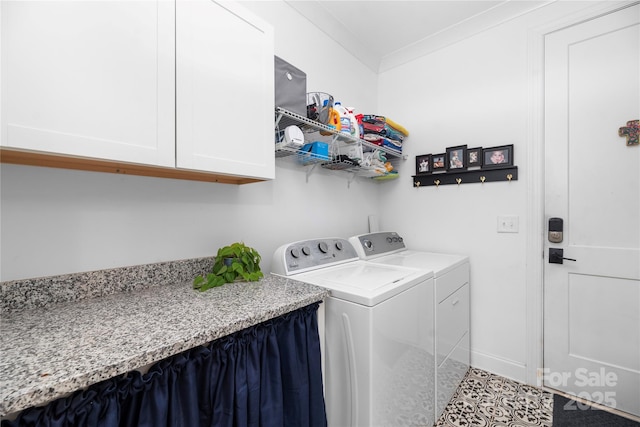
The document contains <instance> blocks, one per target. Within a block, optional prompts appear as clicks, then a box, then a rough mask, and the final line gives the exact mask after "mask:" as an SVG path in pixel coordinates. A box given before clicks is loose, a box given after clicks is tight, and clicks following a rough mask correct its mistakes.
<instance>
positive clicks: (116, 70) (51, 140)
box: [0, 0, 175, 166]
mask: <svg viewBox="0 0 640 427" xmlns="http://www.w3.org/2000/svg"><path fill="white" fill-rule="evenodd" d="M0 7H1V8H2V9H1V13H2V113H3V117H2V138H1V139H2V141H1V144H2V145H3V146H7V147H15V148H22V149H29V150H38V151H44V152H52V153H62V154H69V155H76V156H86V157H94V158H100V159H109V160H116V161H124V162H135V163H144V164H152V165H162V166H175V131H174V130H175V124H174V123H175V121H174V116H175V68H174V64H175V50H174V49H175V48H174V41H175V33H174V28H175V8H174V3H173V2H172V1H168V0H159V1H138V2H129V1H41V2H36V1H2V2H1V5H0Z"/></svg>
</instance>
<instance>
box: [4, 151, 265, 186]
mask: <svg viewBox="0 0 640 427" xmlns="http://www.w3.org/2000/svg"><path fill="white" fill-rule="evenodd" d="M0 163H8V164H14V165H27V166H42V167H48V168H60V169H74V170H83V171H91V172H106V173H116V174H123V175H138V176H150V177H156V178H171V179H184V180H189V181H205V182H217V183H220V184H236V185H239V184H249V183H253V182H261V181H264V180H262V179H256V178H247V177H242V176H232V175H224V174H219V173H213V172H203V171H194V170H189V169H178V168H169V167H162V166H148V165H141V164H137V163H124V162H116V161H111V160H100V159H92V158H87V157H74V156H65V155H58V154H49V153H42V152H35V151H26V150H17V149H12V148H4V147H2V148H0Z"/></svg>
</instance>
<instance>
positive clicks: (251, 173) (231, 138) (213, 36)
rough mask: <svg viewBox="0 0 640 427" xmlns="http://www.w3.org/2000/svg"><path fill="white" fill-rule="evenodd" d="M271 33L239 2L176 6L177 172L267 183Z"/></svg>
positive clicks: (180, 2)
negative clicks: (190, 172) (240, 178)
mask: <svg viewBox="0 0 640 427" xmlns="http://www.w3.org/2000/svg"><path fill="white" fill-rule="evenodd" d="M273 45H274V42H273V28H272V27H271V26H270V25H269V24H268V23H265V22H263V21H262V20H261V19H259V18H257V17H256V16H254V15H253V14H251V13H250V12H249V11H247V10H246V9H244V8H242V7H241V6H239V5H238V3H236V2H230V1H222V2H216V1H211V0H177V4H176V61H177V62H176V126H177V128H176V151H177V167H178V168H187V169H196V170H205V171H213V172H218V173H222V174H230V175H241V176H248V177H255V178H264V179H272V178H274V171H275V155H274V150H273V147H274V140H273V120H274V77H273V76H274V72H273V68H274V57H273V54H274V48H273Z"/></svg>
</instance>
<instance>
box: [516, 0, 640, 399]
mask: <svg viewBox="0 0 640 427" xmlns="http://www.w3.org/2000/svg"><path fill="white" fill-rule="evenodd" d="M638 3H640V2H638V1H615V2H608V1H603V2H598V3H597V4H595V5H593V6H589V7H586V8H582V9H580V10H579V11H577V12H575V13H572V14H570V15H568V16H566V17H564V18H562V19H559V20H556V21H553V22H550V23H547V24H544V25H541V26H538V27H534V28H530V29H529V30H528V35H527V51H528V56H529V64H528V70H527V75H528V79H527V81H528V86H529V87H528V88H527V89H528V90H527V93H528V98H529V99H528V103H527V104H528V106H529V111H528V118H527V128H528V129H527V132H526V135H527V170H526V172H525V174H526V182H527V193H528V194H529V196H528V197H527V207H526V212H528V213H529V215H528V217H527V230H528V232H527V236H526V259H527V269H526V293H525V298H526V301H525V304H526V327H525V333H526V346H527V348H526V365H525V375H526V382H527V384H530V385H534V386H538V387H543V386H544V384H543V375H542V373H543V368H544V359H543V354H544V328H543V326H544V298H543V297H544V267H545V261H546V256H545V253H544V240H543V239H545V230H546V224H545V204H544V200H545V188H544V179H545V175H544V174H545V168H544V156H545V153H544V131H545V127H544V109H545V104H544V102H545V99H544V71H545V70H544V65H545V64H544V54H545V50H544V38H545V36H546V35H547V34H549V33H552V32H555V31H559V30H562V29H564V28H567V27H570V26H572V25H576V24H579V23H581V22H584V21H589V20H592V19H595V18H598V17H600V16H602V15H606V14H609V13H612V12H615V11H617V10H621V9H625V8H627V7H629V6H632V5H634V4H638Z"/></svg>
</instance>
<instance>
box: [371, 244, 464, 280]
mask: <svg viewBox="0 0 640 427" xmlns="http://www.w3.org/2000/svg"><path fill="white" fill-rule="evenodd" d="M369 262H372V263H376V264H378V263H379V264H384V265H389V266H402V267H410V268H421V269H424V270H429V271H433V274H434V276H435V277H439V276H442V275H443V274H445V273H447V272H449V271H451V270H453V269H454V268H455V267H457V266H459V265H461V264H464V263H465V262H469V257H467V256H464V255H454V254H440V253H432V252H421V251H414V250H405V251H401V252H396V253H394V254H392V255H385V256H382V257H379V258H375V259H371V260H369Z"/></svg>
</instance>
